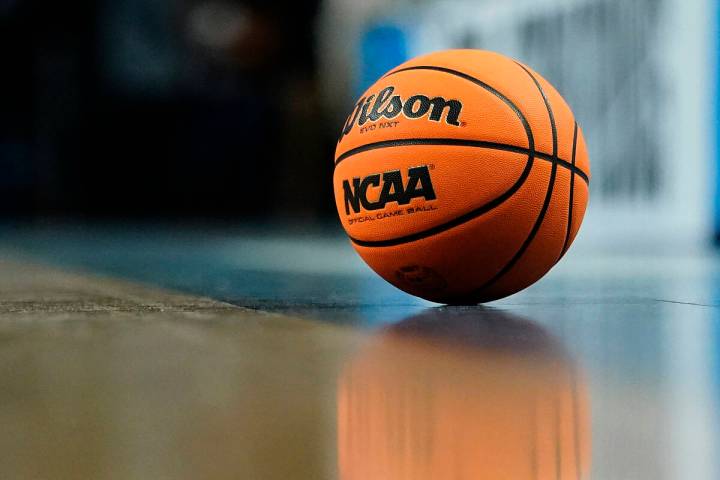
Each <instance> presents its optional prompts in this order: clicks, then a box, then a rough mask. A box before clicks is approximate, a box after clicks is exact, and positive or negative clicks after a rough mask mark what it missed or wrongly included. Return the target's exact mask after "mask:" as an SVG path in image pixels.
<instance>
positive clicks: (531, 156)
mask: <svg viewBox="0 0 720 480" xmlns="http://www.w3.org/2000/svg"><path fill="white" fill-rule="evenodd" d="M407 70H437V71H440V72H445V73H448V74H450V75H456V76H458V77H460V78H464V79H465V80H468V81H469V82H472V83H474V84H475V85H478V86H480V87H482V88H484V89H486V90H487V91H489V92H490V93H492V94H493V95H495V96H496V97H498V98H499V99H500V100H502V101H503V102H504V103H505V104H506V105H507V106H508V107H510V109H511V110H512V111H513V112H515V114H516V115H517V116H518V118H519V119H520V122H522V125H523V128H525V133H526V134H527V138H528V146H529V147H530V148H528V150H527V155H528V159H527V162H526V163H525V169H524V170H523V172H522V174H521V175H520V178H518V179H517V181H516V182H515V183H514V184H513V185H512V186H511V187H510V188H509V189H508V190H507V191H505V193H503V194H502V195H500V196H499V197H497V198H495V199H493V200H491V201H489V202H488V203H486V204H485V205H483V206H481V207H478V208H476V209H475V210H472V211H470V212H468V213H466V214H464V215H461V216H459V217H457V218H454V219H452V220H450V221H449V222H445V223H443V224H442V225H437V226H435V227H433V228H430V229H428V230H424V231H422V232H417V233H413V234H410V235H405V236H403V237H399V238H392V239H389V240H375V241H365V240H359V239H356V238H353V237H350V236H349V235H348V236H349V238H350V240H351V241H352V242H353V243H355V244H356V245H359V246H362V247H389V246H393V245H400V244H403V243H408V242H412V241H415V240H420V239H422V238H426V237H430V236H432V235H435V234H437V233H440V232H443V231H445V230H448V229H450V228H453V227H456V226H458V225H461V224H463V223H465V222H468V221H470V220H472V219H474V218H476V217H478V216H480V215H482V214H484V213H486V212H488V211H490V210H492V209H493V208H495V207H497V206H498V205H500V204H502V203H503V202H505V201H506V200H507V199H509V198H510V197H512V196H513V195H515V192H517V191H518V190H519V189H520V187H522V186H523V185H524V184H525V181H526V180H527V178H528V176H530V171H531V170H532V167H533V164H534V162H535V137H534V136H533V132H532V129H531V128H530V122H528V120H527V118H525V115H524V114H523V113H522V112H521V111H520V109H519V108H518V107H517V105H515V104H514V103H513V102H512V100H510V99H509V98H507V97H506V96H505V95H503V94H502V93H500V92H498V91H497V90H495V89H494V88H492V87H491V86H490V85H488V84H486V83H485V82H482V81H481V80H478V79H477V78H475V77H472V76H470V75H467V74H465V73H462V72H458V71H456V70H451V69H449V68H443V67H431V66H419V67H409V68H406V69H402V70H396V71H395V72H391V73H389V74H388V75H392V74H395V73H398V72H400V71H407ZM386 76H387V75H386ZM556 168H557V164H554V165H553V169H556Z"/></svg>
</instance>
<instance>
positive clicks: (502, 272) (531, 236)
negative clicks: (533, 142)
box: [470, 64, 557, 297]
mask: <svg viewBox="0 0 720 480" xmlns="http://www.w3.org/2000/svg"><path fill="white" fill-rule="evenodd" d="M518 65H519V66H520V67H521V68H522V69H523V70H525V72H527V74H528V75H530V78H532V80H533V82H535V85H536V86H537V88H538V90H539V91H540V95H542V98H543V101H544V102H545V107H546V108H547V111H548V116H549V117H550V126H551V127H552V135H553V158H557V128H556V126H555V115H553V111H552V107H551V106H550V101H549V100H548V98H547V96H546V95H545V91H544V90H543V88H542V86H541V85H540V82H538V81H537V79H536V78H535V76H534V75H533V74H532V73H530V71H529V70H528V69H526V68H525V67H524V66H523V65H521V64H518ZM556 174H557V162H553V165H552V171H551V172H550V180H549V181H548V187H547V191H546V192H545V201H544V202H543V206H542V208H541V209H540V213H539V214H538V217H537V219H536V220H535V224H534V225H533V227H532V229H531V230H530V233H529V234H528V236H527V238H526V239H525V241H524V242H523V244H522V245H521V246H520V248H519V249H518V251H517V252H516V253H515V255H514V256H513V257H512V258H511V259H510V261H509V262H508V263H506V264H505V266H504V267H503V268H502V269H500V271H499V272H498V273H496V274H495V276H493V277H492V278H491V279H490V280H488V281H487V282H485V283H484V284H483V285H482V286H481V287H480V288H477V289H475V290H474V291H473V293H472V294H471V295H470V296H471V297H473V296H478V295H480V294H481V293H482V291H483V290H485V289H487V288H489V287H490V286H492V285H493V284H495V282H497V281H498V280H500V278H502V277H503V276H504V275H505V274H506V273H508V272H509V271H510V270H511V269H512V268H513V267H514V266H515V264H516V263H517V262H518V261H519V260H520V258H521V257H522V256H523V255H524V254H525V252H526V251H527V249H528V247H530V244H531V243H532V242H533V240H535V236H536V235H537V233H538V231H539V230H540V226H541V225H542V223H543V220H545V215H546V214H547V211H548V208H549V207H550V202H551V200H552V194H553V187H554V186H555V176H556Z"/></svg>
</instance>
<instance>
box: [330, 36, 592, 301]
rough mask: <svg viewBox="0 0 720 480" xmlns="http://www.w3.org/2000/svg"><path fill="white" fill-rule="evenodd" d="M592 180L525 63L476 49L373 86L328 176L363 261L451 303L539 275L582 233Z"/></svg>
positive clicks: (510, 288) (502, 291)
mask: <svg viewBox="0 0 720 480" xmlns="http://www.w3.org/2000/svg"><path fill="white" fill-rule="evenodd" d="M589 181H590V165H589V159H588V155H587V150H586V145H585V140H584V138H583V134H582V131H581V130H580V128H579V127H578V124H577V122H576V121H575V117H574V115H573V113H572V111H571V109H570V107H569V106H568V105H567V103H566V102H565V100H564V99H563V98H562V97H561V96H560V94H559V93H558V92H557V91H556V90H555V88H554V87H553V86H552V85H550V83H549V82H548V81H546V80H545V79H544V78H543V77H541V76H540V75H539V74H538V73H536V72H535V71H534V70H532V69H531V68H530V67H528V66H525V65H523V64H521V63H519V62H516V61H514V60H512V59H510V58H508V57H505V56H503V55H500V54H497V53H493V52H488V51H481V50H448V51H442V52H436V53H432V54H429V55H425V56H421V57H417V58H415V59H413V60H410V61H408V62H406V63H404V64H402V65H400V66H398V67H396V68H395V69H393V70H391V71H390V72H388V73H387V74H386V75H385V76H383V77H382V78H381V79H380V80H378V81H377V82H376V83H375V84H374V85H373V86H371V87H370V88H369V89H368V90H367V92H365V94H363V95H362V97H361V98H360V100H359V101H358V102H357V104H356V105H355V106H354V108H353V111H352V112H351V113H350V116H349V117H348V120H347V122H346V124H345V126H344V128H343V129H342V131H341V134H340V138H339V140H338V144H337V150H336V153H335V170H334V175H333V183H334V192H335V202H336V206H337V210H338V213H339V216H340V219H341V222H342V225H343V228H344V229H345V231H346V232H347V234H348V236H349V237H350V241H351V242H352V245H353V246H354V248H355V250H356V251H357V252H358V254H359V255H360V256H361V257H362V258H363V260H364V261H365V262H366V263H367V264H368V265H369V266H370V267H371V268H372V269H373V270H374V271H375V272H377V273H378V274H379V275H380V276H382V277H383V278H384V279H385V280H387V281H388V282H390V283H391V284H393V285H395V286H396V287H398V288H400V289H401V290H404V291H405V292H407V293H410V294H412V295H415V296H418V297H421V298H424V299H427V300H430V301H433V302H438V303H449V304H475V303H480V302H487V301H492V300H496V299H500V298H503V297H506V296H508V295H512V294H514V293H516V292H518V291H520V290H522V289H524V288H526V287H528V286H530V285H532V284H533V283H535V282H536V281H537V280H539V279H540V278H541V277H543V275H545V274H546V273H547V272H548V271H549V270H550V269H551V268H552V267H553V266H554V265H555V264H556V263H557V262H558V261H559V260H560V259H561V258H562V257H563V255H565V253H566V252H567V250H568V248H569V247H570V245H571V244H572V242H573V240H574V239H575V236H576V235H577V233H578V230H579V228H580V224H581V223H582V219H583V216H584V214H585V209H586V206H587V201H588V196H589Z"/></svg>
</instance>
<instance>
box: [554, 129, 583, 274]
mask: <svg viewBox="0 0 720 480" xmlns="http://www.w3.org/2000/svg"><path fill="white" fill-rule="evenodd" d="M577 136H578V124H577V122H575V133H573V148H572V165H573V167H574V166H575V154H576V152H577ZM574 190H575V172H574V171H573V170H570V201H569V202H568V205H569V207H568V221H567V232H565V243H563V248H562V250H561V251H560V257H558V261H560V259H561V258H562V257H563V256H564V255H565V252H567V250H568V248H569V247H570V233H571V232H572V221H573V217H572V214H573V194H574ZM555 263H557V262H555Z"/></svg>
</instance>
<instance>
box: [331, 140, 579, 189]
mask: <svg viewBox="0 0 720 480" xmlns="http://www.w3.org/2000/svg"><path fill="white" fill-rule="evenodd" d="M405 146H457V147H473V148H485V149H488V150H500V151H505V152H515V153H521V154H524V155H529V154H530V153H531V152H530V150H529V149H527V148H524V147H517V146H515V145H508V144H504V143H496V142H487V141H484V140H466V139H462V138H408V139H397V140H382V141H380V142H373V143H367V144H365V145H361V146H359V147H356V148H353V149H352V150H348V151H347V152H345V153H343V154H342V155H340V156H339V157H338V158H337V160H336V161H335V167H336V168H337V166H338V164H340V162H342V161H343V160H347V159H348V158H349V157H352V156H354V155H357V154H359V153H363V152H367V151H370V150H378V149H383V148H392V147H405ZM532 154H533V155H534V156H535V158H539V159H541V160H546V161H549V162H556V163H557V164H558V166H560V167H563V168H566V169H568V170H570V171H571V172H573V173H576V174H577V175H578V176H579V177H580V178H582V179H583V180H584V181H585V183H587V184H590V178H589V177H588V175H587V174H586V173H585V172H584V171H583V170H582V169H581V168H579V167H577V166H576V165H575V163H574V162H572V163H571V162H568V161H567V160H563V159H561V158H560V157H558V156H553V155H550V154H547V153H544V152H540V151H537V150H535V151H533V152H532Z"/></svg>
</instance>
